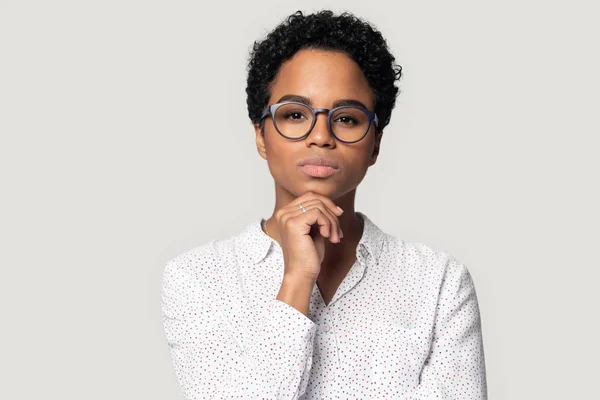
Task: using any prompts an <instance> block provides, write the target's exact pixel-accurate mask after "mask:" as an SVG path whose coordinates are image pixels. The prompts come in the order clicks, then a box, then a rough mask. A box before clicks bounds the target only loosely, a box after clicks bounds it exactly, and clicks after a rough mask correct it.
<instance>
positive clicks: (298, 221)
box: [274, 192, 343, 281]
mask: <svg viewBox="0 0 600 400" xmlns="http://www.w3.org/2000/svg"><path fill="white" fill-rule="evenodd" d="M298 204H302V206H303V207H304V208H305V209H306V212H304V211H302V209H301V208H300V207H298ZM342 213H343V211H341V209H339V208H338V207H337V206H336V205H335V203H334V202H333V201H332V200H331V199H329V198H328V197H326V196H323V195H321V194H317V193H314V192H306V193H305V194H303V195H302V196H300V197H298V198H296V199H295V200H294V201H292V202H291V203H290V204H288V205H286V206H285V207H282V208H280V209H279V210H277V211H276V212H275V214H274V217H275V218H274V219H275V224H277V227H278V232H279V236H280V240H281V247H282V250H283V259H284V268H285V269H284V275H285V276H288V277H298V278H301V279H306V278H308V279H313V280H314V281H316V280H317V277H318V276H319V272H320V270H321V263H322V262H323V259H324V257H325V238H328V239H329V240H330V241H331V242H332V243H339V242H340V239H341V238H342V237H343V232H342V230H341V228H340V223H339V220H338V217H339V216H340V215H342Z"/></svg>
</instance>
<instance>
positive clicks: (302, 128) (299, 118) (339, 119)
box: [275, 104, 369, 142]
mask: <svg viewBox="0 0 600 400" xmlns="http://www.w3.org/2000/svg"><path fill="white" fill-rule="evenodd" d="M312 123H313V114H312V112H311V110H310V109H309V108H308V107H306V106H303V105H300V104H285V105H282V106H281V107H279V108H278V109H277V111H276V112H275V127H276V128H277V129H278V130H279V131H280V132H281V133H282V134H283V135H284V136H287V137H289V138H292V139H293V138H299V137H301V136H304V135H305V134H306V133H308V131H309V130H310V127H311V126H312ZM368 128H369V116H368V115H367V114H366V113H365V112H364V111H362V110H360V109H358V108H353V107H343V108H340V109H338V110H336V111H335V112H334V113H333V114H332V115H331V130H332V131H333V133H334V135H335V136H337V137H338V138H339V139H341V140H343V141H347V142H353V141H356V140H358V139H361V138H362V136H363V135H364V134H365V133H366V132H367V129H368Z"/></svg>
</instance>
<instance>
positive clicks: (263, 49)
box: [246, 10, 402, 131]
mask: <svg viewBox="0 0 600 400" xmlns="http://www.w3.org/2000/svg"><path fill="white" fill-rule="evenodd" d="M307 48H313V49H322V50H331V51H341V52H344V53H345V54H346V55H348V56H349V57H350V58H351V59H353V60H354V61H355V62H356V63H357V64H358V66H359V67H360V69H361V70H362V72H363V74H364V75H365V78H366V79H367V81H368V83H369V86H370V87H371V89H372V90H373V93H374V95H375V110H374V111H375V113H376V114H377V116H378V117H379V126H378V131H381V130H383V128H384V127H385V126H386V125H387V124H388V123H389V121H390V118H391V114H392V109H393V108H394V105H395V103H396V97H397V96H398V94H399V89H398V87H396V86H395V85H394V82H395V81H396V80H399V79H400V77H401V75H402V67H401V66H400V65H397V64H396V63H395V58H394V56H393V55H392V54H391V53H390V51H389V49H388V46H387V43H386V41H385V39H384V38H383V36H382V35H381V33H380V32H379V31H378V30H376V29H375V28H374V27H373V26H371V25H370V24H369V23H368V22H366V21H364V20H362V19H360V18H358V17H356V16H354V15H353V14H351V13H349V12H344V13H342V14H340V15H337V16H336V15H334V13H333V12H332V11H331V10H322V11H319V12H317V13H314V14H309V15H303V14H302V11H296V12H295V13H294V14H292V15H290V16H288V17H287V18H286V19H285V20H284V21H283V22H282V23H281V24H279V25H278V26H277V27H276V28H275V29H274V30H272V31H271V32H270V33H269V34H267V36H266V38H265V39H264V40H262V41H255V42H254V45H253V47H252V50H251V51H250V61H249V62H248V79H247V87H246V94H247V99H246V103H247V105H248V115H249V117H250V120H251V121H252V122H253V123H254V124H259V123H260V122H261V121H260V117H261V113H262V111H263V110H264V108H265V107H266V106H267V102H268V101H269V98H270V97H271V93H270V89H271V87H270V85H271V83H272V82H273V79H274V78H275V75H276V74H277V72H278V71H279V68H280V66H281V64H282V63H283V62H284V61H286V60H288V59H290V58H292V56H293V55H294V54H295V53H296V52H298V51H299V50H301V49H307Z"/></svg>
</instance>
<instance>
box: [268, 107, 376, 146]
mask: <svg viewBox="0 0 600 400" xmlns="http://www.w3.org/2000/svg"><path fill="white" fill-rule="evenodd" d="M287 104H298V105H301V106H304V107H306V108H308V109H309V110H310V111H311V112H312V114H313V119H312V124H311V125H310V128H309V129H308V132H306V133H305V134H304V135H302V136H300V137H297V138H291V137H289V136H285V135H284V134H283V133H281V131H280V130H279V128H277V123H276V122H275V113H276V112H277V109H278V108H279V107H281V106H284V105H287ZM342 108H356V109H359V110H361V111H364V113H365V114H366V115H367V117H368V118H369V125H368V126H367V129H366V130H365V133H364V134H363V135H362V136H361V137H360V138H359V139H358V140H354V141H352V142H349V141H346V140H342V139H340V138H339V137H337V136H336V135H335V133H333V129H332V128H331V116H332V115H333V113H334V112H336V111H337V110H339V109H342ZM318 113H326V114H327V126H328V127H329V132H330V133H331V135H332V136H333V137H334V138H336V139H337V140H339V141H340V142H342V143H357V142H360V141H361V140H362V139H363V138H364V137H365V136H367V133H369V130H371V124H372V123H373V122H375V127H377V126H379V118H378V117H377V114H375V113H374V112H373V111H371V110H368V109H366V108H364V107H359V106H340V107H336V108H334V109H329V108H312V107H311V106H309V105H308V104H305V103H300V102H297V101H286V102H283V103H275V104H270V105H268V106H267V107H265V109H264V110H263V114H262V116H261V117H260V119H261V123H263V122H264V121H263V119H264V118H265V117H266V116H267V115H269V114H271V119H272V120H273V126H274V127H275V129H276V130H277V133H279V134H280V135H281V136H283V137H284V138H286V139H289V140H302V139H304V138H306V137H307V136H308V135H310V133H311V132H312V130H313V128H314V127H315V124H316V123H317V114H318Z"/></svg>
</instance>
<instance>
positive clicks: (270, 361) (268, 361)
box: [161, 212, 487, 400]
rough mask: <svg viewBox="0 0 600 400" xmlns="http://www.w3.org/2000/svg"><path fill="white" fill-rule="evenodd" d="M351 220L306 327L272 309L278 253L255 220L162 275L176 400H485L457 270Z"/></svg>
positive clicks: (478, 337) (472, 298) (475, 335)
mask: <svg viewBox="0 0 600 400" xmlns="http://www.w3.org/2000/svg"><path fill="white" fill-rule="evenodd" d="M356 214H357V216H359V217H360V218H362V220H363V223H364V229H363V234H362V237H361V239H360V242H359V243H358V246H357V248H356V261H355V263H354V264H353V265H352V267H351V269H350V270H349V272H348V274H347V275H346V276H345V277H344V280H343V281H342V283H341V284H340V286H339V287H338V289H337V291H336V292H335V294H334V296H333V298H332V299H331V301H330V302H329V304H327V305H326V304H325V302H324V300H323V298H322V297H321V293H320V290H319V288H318V286H317V285H314V287H313V290H312V294H311V298H310V305H309V316H308V317H307V316H305V315H304V314H302V313H301V312H300V311H298V310H297V309H295V308H293V307H291V306H290V305H288V304H286V303H284V302H282V301H279V300H277V299H275V298H276V296H277V293H278V292H279V288H280V286H281V282H282V278H283V271H284V270H283V253H282V249H281V247H280V246H279V244H278V243H277V242H276V241H275V240H273V239H272V238H271V237H269V236H268V235H266V234H265V233H264V232H263V231H262V229H261V221H262V218H261V219H260V220H258V219H257V220H255V221H252V222H251V223H249V224H248V225H247V226H246V227H245V229H244V230H243V231H242V232H241V233H239V234H237V235H234V236H231V237H229V238H226V239H219V240H212V241H210V242H209V243H206V244H204V245H201V246H199V247H197V248H194V249H192V250H189V251H187V252H185V253H183V254H180V255H178V256H176V257H175V258H173V259H172V260H170V261H169V262H168V263H167V264H166V266H165V269H164V275H163V281H162V292H161V300H162V311H163V316H164V329H165V334H166V339H167V343H168V346H169V350H170V353H171V356H172V360H173V364H174V367H175V372H176V375H177V379H178V381H179V384H180V385H181V388H182V391H183V393H184V394H185V398H187V399H204V398H220V399H222V398H225V399H230V398H236V399H404V400H409V399H415V400H416V399H472V400H475V399H487V386H486V373H485V361H484V352H483V341H482V330H481V319H480V314H479V306H478V301H477V295H476V293H475V287H474V284H473V280H472V278H471V276H470V274H469V271H468V270H467V268H466V266H465V265H463V264H461V263H460V262H458V261H457V260H456V259H454V258H453V257H452V256H450V255H449V254H447V253H444V252H442V251H438V250H434V249H432V248H431V247H429V246H427V245H425V244H421V243H408V242H404V241H403V240H402V239H400V238H396V237H394V236H392V235H389V234H387V233H385V232H383V231H382V230H381V229H380V228H379V227H378V226H377V225H376V224H375V223H373V222H372V221H371V220H370V219H369V218H368V217H367V216H366V215H365V214H363V213H361V212H356Z"/></svg>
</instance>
